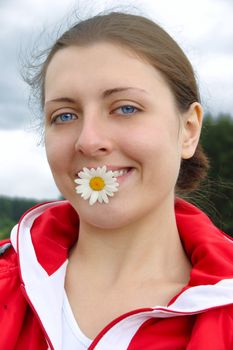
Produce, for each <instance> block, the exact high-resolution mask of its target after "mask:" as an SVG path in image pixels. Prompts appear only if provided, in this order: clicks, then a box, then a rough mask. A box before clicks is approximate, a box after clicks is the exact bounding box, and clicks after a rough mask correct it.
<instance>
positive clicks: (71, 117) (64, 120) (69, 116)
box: [52, 113, 77, 124]
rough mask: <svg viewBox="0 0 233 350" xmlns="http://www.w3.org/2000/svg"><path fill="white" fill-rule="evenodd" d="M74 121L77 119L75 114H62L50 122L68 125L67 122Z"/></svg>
mask: <svg viewBox="0 0 233 350" xmlns="http://www.w3.org/2000/svg"><path fill="white" fill-rule="evenodd" d="M75 119H77V117H76V116H75V114H72V113H62V114H59V115H57V116H56V117H54V118H53V120H52V123H57V124H61V123H68V122H71V121H72V120H75Z"/></svg>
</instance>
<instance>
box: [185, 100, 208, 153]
mask: <svg viewBox="0 0 233 350" xmlns="http://www.w3.org/2000/svg"><path fill="white" fill-rule="evenodd" d="M202 120H203V110H202V107H201V105H200V103H198V102H194V103H192V104H191V106H190V107H189V110H188V111H187V112H185V113H184V115H183V139H182V153H181V156H182V159H188V158H191V157H192V156H193V155H194V153H195V150H196V147H197V144H198V141H199V138H200V134H201V126H202Z"/></svg>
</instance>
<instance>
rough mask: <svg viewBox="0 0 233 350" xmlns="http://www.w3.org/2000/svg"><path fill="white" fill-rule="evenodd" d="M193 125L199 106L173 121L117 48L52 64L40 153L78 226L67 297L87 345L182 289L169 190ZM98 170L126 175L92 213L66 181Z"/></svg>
mask: <svg viewBox="0 0 233 350" xmlns="http://www.w3.org/2000/svg"><path fill="white" fill-rule="evenodd" d="M93 57H94V59H93ZM129 87H130V89H129ZM119 90H120V91H119ZM124 106H131V107H130V108H129V107H127V108H125V107H124ZM201 122H202V109H201V106H200V105H199V104H198V103H194V104H192V105H191V106H190V108H189V110H188V111H187V112H186V113H183V114H182V115H181V114H180V113H179V111H178V110H177V108H176V104H175V101H174V97H173V94H172V92H171V90H170V88H169V86H168V85H167V83H166V82H165V80H164V79H163V77H162V75H161V74H160V72H159V71H157V70H156V69H155V68H154V67H152V66H151V65H150V64H149V63H147V62H146V61H143V60H142V59H139V58H138V57H137V56H136V55H135V54H134V53H132V52H130V51H129V50H126V49H125V48H123V47H120V46H116V45H113V44H111V43H104V42H103V43H98V44H93V45H90V46H84V47H78V46H72V47H68V48H65V49H63V50H60V51H58V52H57V53H56V54H55V56H54V57H53V59H52V61H51V62H50V64H49V66H48V70H47V74H46V80H45V145H46V152H47V157H48V162H49V164H50V167H51V171H52V173H53V176H54V179H55V182H56V184H57V186H58V188H59V189H60V191H61V193H62V194H63V195H64V197H65V198H67V199H68V200H69V201H70V203H71V204H72V206H73V207H74V208H75V209H76V211H77V213H78V214H79V217H80V229H79V240H78V243H77V244H76V245H75V246H74V248H73V249H72V251H71V253H70V258H69V264H68V268H67V274H66V286H65V287H66V291H67V294H68V297H69V300H70V303H71V307H72V309H73V312H74V315H75V317H76V319H77V321H78V323H79V325H80V327H81V329H82V330H83V331H84V333H85V334H86V335H88V336H89V337H90V338H93V337H94V336H96V335H97V333H98V332H99V331H100V330H101V329H102V328H103V327H104V326H105V325H106V324H107V323H109V322H110V321H111V320H112V319H113V318H115V317H117V316H119V315H120V314H122V313H124V312H127V311H130V310H132V309H135V308H140V307H148V306H152V305H166V304H167V303H168V301H169V300H170V299H171V298H172V297H173V296H174V295H175V294H176V293H178V292H179V291H180V289H181V288H182V287H183V286H184V285H185V284H186V283H187V281H188V279H189V272H190V264H189V261H188V260H187V257H186V255H185V253H184V251H183V248H182V245H181V242H180V239H179V234H178V231H177V227H176V221H175V215H174V188H175V184H176V180H177V177H178V174H179V169H180V162H181V159H182V158H189V157H191V156H192V155H193V153H194V152H195V149H196V146H197V143H198V139H199V136H200V129H201ZM103 165H107V166H108V167H110V168H114V169H121V168H122V167H130V168H132V170H131V171H130V172H129V174H127V175H124V176H122V177H121V178H119V183H120V186H119V191H118V192H117V193H116V194H115V196H114V197H113V198H111V199H110V202H109V204H94V206H92V207H91V206H90V205H89V204H88V201H85V200H83V199H82V198H81V197H80V196H79V195H77V194H76V193H75V184H74V179H75V178H76V177H77V172H78V171H79V170H81V169H82V168H83V167H84V166H85V167H97V166H103ZM77 271H78V273H77ZM93 290H94V291H95V293H93ZM112 305H114V309H113V307H112ZM93 309H95V310H96V311H95V313H94V315H93V311H92V310H93Z"/></svg>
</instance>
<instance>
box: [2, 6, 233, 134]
mask: <svg viewBox="0 0 233 350" xmlns="http://www.w3.org/2000/svg"><path fill="white" fill-rule="evenodd" d="M197 1H198V0H197ZM80 3H81V2H80ZM139 3H140V1H137V3H136V5H138V4H139ZM144 3H145V4H148V6H149V7H148V8H150V15H151V17H153V18H154V19H155V20H159V22H161V24H162V25H163V24H164V26H165V28H166V27H167V29H168V30H169V32H170V33H171V34H172V35H173V34H174V35H173V36H174V37H175V39H177V40H178V41H179V42H180V44H181V46H182V47H183V48H184V50H185V52H186V53H187V54H188V56H189V57H190V59H191V62H192V63H193V65H194V68H195V70H196V71H197V75H198V77H199V80H200V86H201V91H202V94H203V100H204V101H205V103H206V105H207V106H208V110H210V111H212V112H213V113H218V112H220V111H222V110H224V111H225V112H227V111H228V112H231V111H233V100H232V97H231V96H230V94H229V92H230V91H232V88H231V86H232V81H233V44H232V43H233V27H232V16H233V4H232V1H230V0H229V1H228V0H224V1H220V0H211V2H210V0H205V1H202V2H201V4H202V5H201V6H199V5H198V4H197V5H195V6H194V7H193V8H192V9H191V10H190V11H189V12H188V10H189V9H188V8H186V7H187V4H186V3H185V2H183V1H182V0H181V1H178V2H177V4H178V3H180V8H182V10H183V11H184V12H182V11H180V10H179V8H178V5H176V6H174V7H172V6H170V7H169V6H168V4H170V5H171V2H169V1H167V0H165V1H164V4H163V5H162V4H158V3H157V2H154V1H149V0H148V1H145V2H143V4H144ZM73 4H74V2H72V1H71V0H70V1H67V3H66V4H64V3H59V6H58V5H57V2H56V1H51V2H46V1H33V2H30V3H29V2H28V1H25V0H18V1H16V0H10V1H9V0H7V1H3V0H1V1H0V21H1V31H0V47H1V56H0V67H1V74H0V112H1V114H0V129H11V130H12V129H18V128H19V129H22V128H25V127H27V125H28V120H29V119H28V118H29V116H30V115H31V111H30V110H29V109H28V104H27V100H28V92H29V91H28V89H27V87H26V85H25V83H24V82H23V80H22V78H21V77H20V74H19V67H20V60H19V56H20V53H21V56H27V55H28V51H30V48H32V47H33V44H34V43H35V42H36V45H37V44H38V43H39V45H40V46H41V47H47V46H48V45H49V35H50V36H51V37H50V41H51V38H52V37H54V36H55V34H56V32H54V30H53V25H54V24H56V25H57V27H59V22H60V23H62V22H63V23H64V22H66V21H64V18H63V17H64V13H67V12H68V11H69V10H70V9H71V8H72V6H73ZM210 4H212V6H210ZM55 5H56V6H55ZM86 7H87V8H88V7H89V8H90V4H89V5H86ZM102 9H103V8H102ZM194 11H196V12H194ZM83 12H84V13H85V10H83ZM198 16H199V17H198ZM62 18H63V20H62ZM171 19H172V20H173V22H172V21H171ZM43 28H46V30H45V32H47V33H48V35H47V34H43V35H42V36H41V37H40V38H39V39H38V36H40V33H41V32H42V31H43ZM223 55H224V57H225V58H226V59H225V60H221V57H223ZM219 83H220V85H221V89H218V86H219ZM226 89H227V94H226V93H225V91H226ZM213 94H214V95H215V97H214V98H212V96H213ZM223 101H224V103H222V102H223Z"/></svg>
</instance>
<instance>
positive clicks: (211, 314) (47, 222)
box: [0, 200, 233, 350]
mask: <svg viewBox="0 0 233 350" xmlns="http://www.w3.org/2000/svg"><path fill="white" fill-rule="evenodd" d="M175 211H176V219H177V225H178V230H179V233H180V237H181V240H182V243H183V245H184V249H185V251H186V254H187V256H188V257H189V259H190V261H191V264H192V270H191V274H190V281H189V283H188V285H187V286H185V287H184V288H183V290H182V291H181V293H180V294H179V295H176V296H174V298H173V299H172V300H171V301H170V303H169V304H168V306H167V307H159V306H158V307H151V308H144V309H139V310H135V311H132V312H129V313H128V314H124V315H122V316H121V317H119V318H117V319H116V320H114V321H112V322H111V323H110V324H109V325H108V326H107V327H105V328H104V329H103V330H102V331H101V332H100V334H99V335H98V336H97V337H96V338H95V339H94V341H93V343H92V344H91V346H90V347H89V349H90V350H126V349H127V350H144V349H145V350H171V349H172V350H182V349H187V350H197V349H198V350H208V349H209V350H225V349H228V350H230V349H233V240H232V239H231V238H230V237H228V236H227V235H225V234H224V233H222V232H221V231H220V230H218V229H217V228H216V227H215V226H214V225H213V224H212V223H211V221H210V220H209V218H208V217H207V216H206V215H205V214H204V213H202V212H201V211H200V210H199V209H197V208H195V207H194V206H192V205H191V204H188V203H187V202H185V201H182V200H177V201H176V205H175ZM77 227H78V217H77V214H76V212H75V211H74V209H73V208H72V207H71V206H70V204H69V203H68V202H66V201H61V202H54V203H48V204H43V205H40V206H38V207H35V208H33V209H31V210H30V211H28V212H27V213H26V214H25V215H24V216H23V217H22V219H21V221H20V223H19V225H18V226H17V227H16V228H15V229H13V231H12V235H11V243H12V245H13V247H12V246H10V245H9V242H10V241H4V242H2V243H1V248H0V330H1V331H0V350H3V349H4V350H13V349H14V350H39V349H40V350H44V349H48V348H50V349H55V350H61V349H62V329H61V324H62V323H61V305H62V298H63V291H64V277H65V271H66V266H67V256H68V251H69V249H70V247H71V246H72V245H73V244H74V242H75V241H76V240H77V234H76V232H77ZM63 350H64V349H63ZM67 350H68V349H67Z"/></svg>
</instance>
